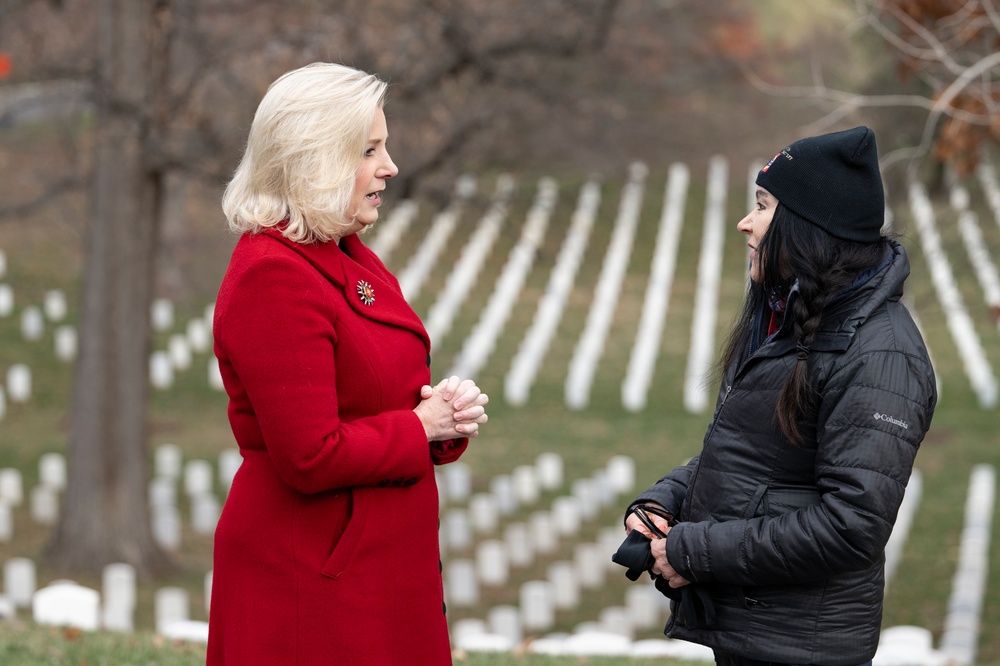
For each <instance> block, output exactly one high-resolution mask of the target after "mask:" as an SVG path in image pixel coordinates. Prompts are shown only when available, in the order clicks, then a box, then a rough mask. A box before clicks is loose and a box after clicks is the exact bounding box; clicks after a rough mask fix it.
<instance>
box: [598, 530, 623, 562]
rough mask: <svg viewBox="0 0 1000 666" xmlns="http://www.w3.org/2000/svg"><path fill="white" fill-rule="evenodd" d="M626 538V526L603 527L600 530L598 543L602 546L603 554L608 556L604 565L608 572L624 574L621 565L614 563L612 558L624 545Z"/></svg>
mask: <svg viewBox="0 0 1000 666" xmlns="http://www.w3.org/2000/svg"><path fill="white" fill-rule="evenodd" d="M626 536H627V535H626V534H625V527H624V524H622V526H620V527H618V526H616V527H602V528H601V529H600V530H598V532H597V543H598V544H600V547H601V552H602V553H604V554H605V555H606V556H607V560H606V561H605V563H604V564H605V566H606V567H607V569H608V571H614V572H616V574H620V573H622V568H621V565H619V564H615V563H614V562H612V561H611V556H612V555H613V554H614V553H615V552H616V551H617V550H618V547H619V546H621V545H622V541H624V540H625V537H626Z"/></svg>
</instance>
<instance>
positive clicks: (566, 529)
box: [552, 495, 624, 538]
mask: <svg viewBox="0 0 1000 666" xmlns="http://www.w3.org/2000/svg"><path fill="white" fill-rule="evenodd" d="M582 519H583V516H582V515H581V514H580V509H579V507H578V506H577V503H576V500H575V499H574V498H572V497H569V496H566V495H563V496H560V497H557V498H555V499H554V500H552V524H553V525H554V526H555V528H556V532H557V533H558V534H560V535H561V536H574V535H576V533H577V532H578V531H579V530H580V523H581V521H582ZM623 538H624V537H623Z"/></svg>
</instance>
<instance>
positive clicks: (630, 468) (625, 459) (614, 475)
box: [607, 455, 635, 495]
mask: <svg viewBox="0 0 1000 666" xmlns="http://www.w3.org/2000/svg"><path fill="white" fill-rule="evenodd" d="M607 472H608V482H609V483H610V484H611V489H612V490H613V491H614V492H615V494H618V495H621V494H623V493H627V492H630V491H631V490H632V489H633V488H634V487H635V460H633V459H632V458H630V457H629V456H622V455H618V456H613V457H612V458H611V460H609V461H608V469H607Z"/></svg>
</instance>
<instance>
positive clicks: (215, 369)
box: [208, 354, 226, 391]
mask: <svg viewBox="0 0 1000 666" xmlns="http://www.w3.org/2000/svg"><path fill="white" fill-rule="evenodd" d="M208 386H209V388H212V389H215V390H216V391H225V390H226V385H225V384H224V383H223V381H222V370H220V369H219V359H218V358H216V357H215V355H214V354H213V355H212V356H211V358H209V359H208Z"/></svg>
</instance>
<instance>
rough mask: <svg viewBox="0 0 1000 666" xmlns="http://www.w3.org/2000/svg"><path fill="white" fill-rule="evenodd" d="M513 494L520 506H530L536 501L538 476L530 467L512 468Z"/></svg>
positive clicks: (519, 466)
mask: <svg viewBox="0 0 1000 666" xmlns="http://www.w3.org/2000/svg"><path fill="white" fill-rule="evenodd" d="M513 479H514V494H515V496H516V497H517V502H518V504H520V505H521V506H531V505H532V504H534V503H535V502H537V501H538V494H539V487H538V475H537V474H536V472H535V468H534V466H532V465H518V466H517V467H515V468H514V473H513Z"/></svg>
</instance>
